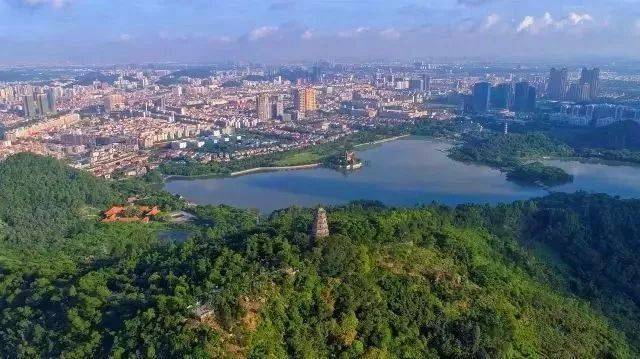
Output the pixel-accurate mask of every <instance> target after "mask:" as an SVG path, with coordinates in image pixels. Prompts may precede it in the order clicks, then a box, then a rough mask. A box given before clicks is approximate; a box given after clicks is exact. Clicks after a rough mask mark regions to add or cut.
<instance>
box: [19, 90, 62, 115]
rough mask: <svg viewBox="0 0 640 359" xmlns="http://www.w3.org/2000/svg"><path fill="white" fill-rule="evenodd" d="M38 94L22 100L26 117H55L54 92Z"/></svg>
mask: <svg viewBox="0 0 640 359" xmlns="http://www.w3.org/2000/svg"><path fill="white" fill-rule="evenodd" d="M50 90H51V89H48V90H47V91H46V92H36V93H30V94H27V95H25V96H24V97H23V98H22V108H23V111H24V115H25V117H28V118H38V117H46V116H51V115H55V113H56V100H55V94H54V93H53V91H50Z"/></svg>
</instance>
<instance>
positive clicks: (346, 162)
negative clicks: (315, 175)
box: [325, 151, 363, 170]
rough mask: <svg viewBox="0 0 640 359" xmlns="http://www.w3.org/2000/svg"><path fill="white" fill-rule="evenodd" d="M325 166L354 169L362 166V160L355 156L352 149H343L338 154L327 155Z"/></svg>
mask: <svg viewBox="0 0 640 359" xmlns="http://www.w3.org/2000/svg"><path fill="white" fill-rule="evenodd" d="M325 165H326V166H327V167H333V168H340V169H345V170H356V169H358V168H360V167H362V165H363V163H362V161H361V160H360V159H359V158H358V157H356V153H355V152H354V151H344V152H342V153H340V154H337V155H334V156H331V157H328V158H327V160H326V161H325Z"/></svg>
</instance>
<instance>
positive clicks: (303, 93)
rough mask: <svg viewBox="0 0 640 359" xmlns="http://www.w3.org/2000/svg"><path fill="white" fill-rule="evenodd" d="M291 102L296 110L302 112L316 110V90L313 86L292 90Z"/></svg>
mask: <svg viewBox="0 0 640 359" xmlns="http://www.w3.org/2000/svg"><path fill="white" fill-rule="evenodd" d="M293 103H294V105H295V107H296V110H298V111H299V112H302V113H306V112H312V111H315V110H317V109H318V107H317V105H316V90H315V89H314V88H313V87H305V88H298V89H296V90H294V92H293Z"/></svg>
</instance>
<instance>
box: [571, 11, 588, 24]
mask: <svg viewBox="0 0 640 359" xmlns="http://www.w3.org/2000/svg"><path fill="white" fill-rule="evenodd" d="M569 20H570V21H571V22H572V23H573V24H574V25H578V24H581V23H583V22H588V21H593V17H592V16H591V15H589V14H582V15H580V14H576V13H575V12H572V13H570V14H569Z"/></svg>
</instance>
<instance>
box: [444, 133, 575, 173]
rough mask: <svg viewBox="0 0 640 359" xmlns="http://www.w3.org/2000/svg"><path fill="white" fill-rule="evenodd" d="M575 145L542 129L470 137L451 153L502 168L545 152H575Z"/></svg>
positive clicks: (463, 158)
mask: <svg viewBox="0 0 640 359" xmlns="http://www.w3.org/2000/svg"><path fill="white" fill-rule="evenodd" d="M572 154H573V150H572V149H571V147H569V146H567V145H564V144H562V143H561V142H558V141H554V140H552V139H550V138H549V137H547V136H545V135H544V134H542V133H528V134H506V135H504V134H490V135H488V137H476V138H469V139H467V141H465V144H464V145H463V146H462V147H458V148H454V149H453V150H452V152H451V157H452V158H454V159H456V160H460V161H468V162H474V163H482V164H486V165H489V166H494V167H498V168H506V167H514V166H517V165H519V164H520V163H521V161H522V160H525V159H537V158H540V157H544V156H559V157H563V156H571V155H572Z"/></svg>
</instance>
